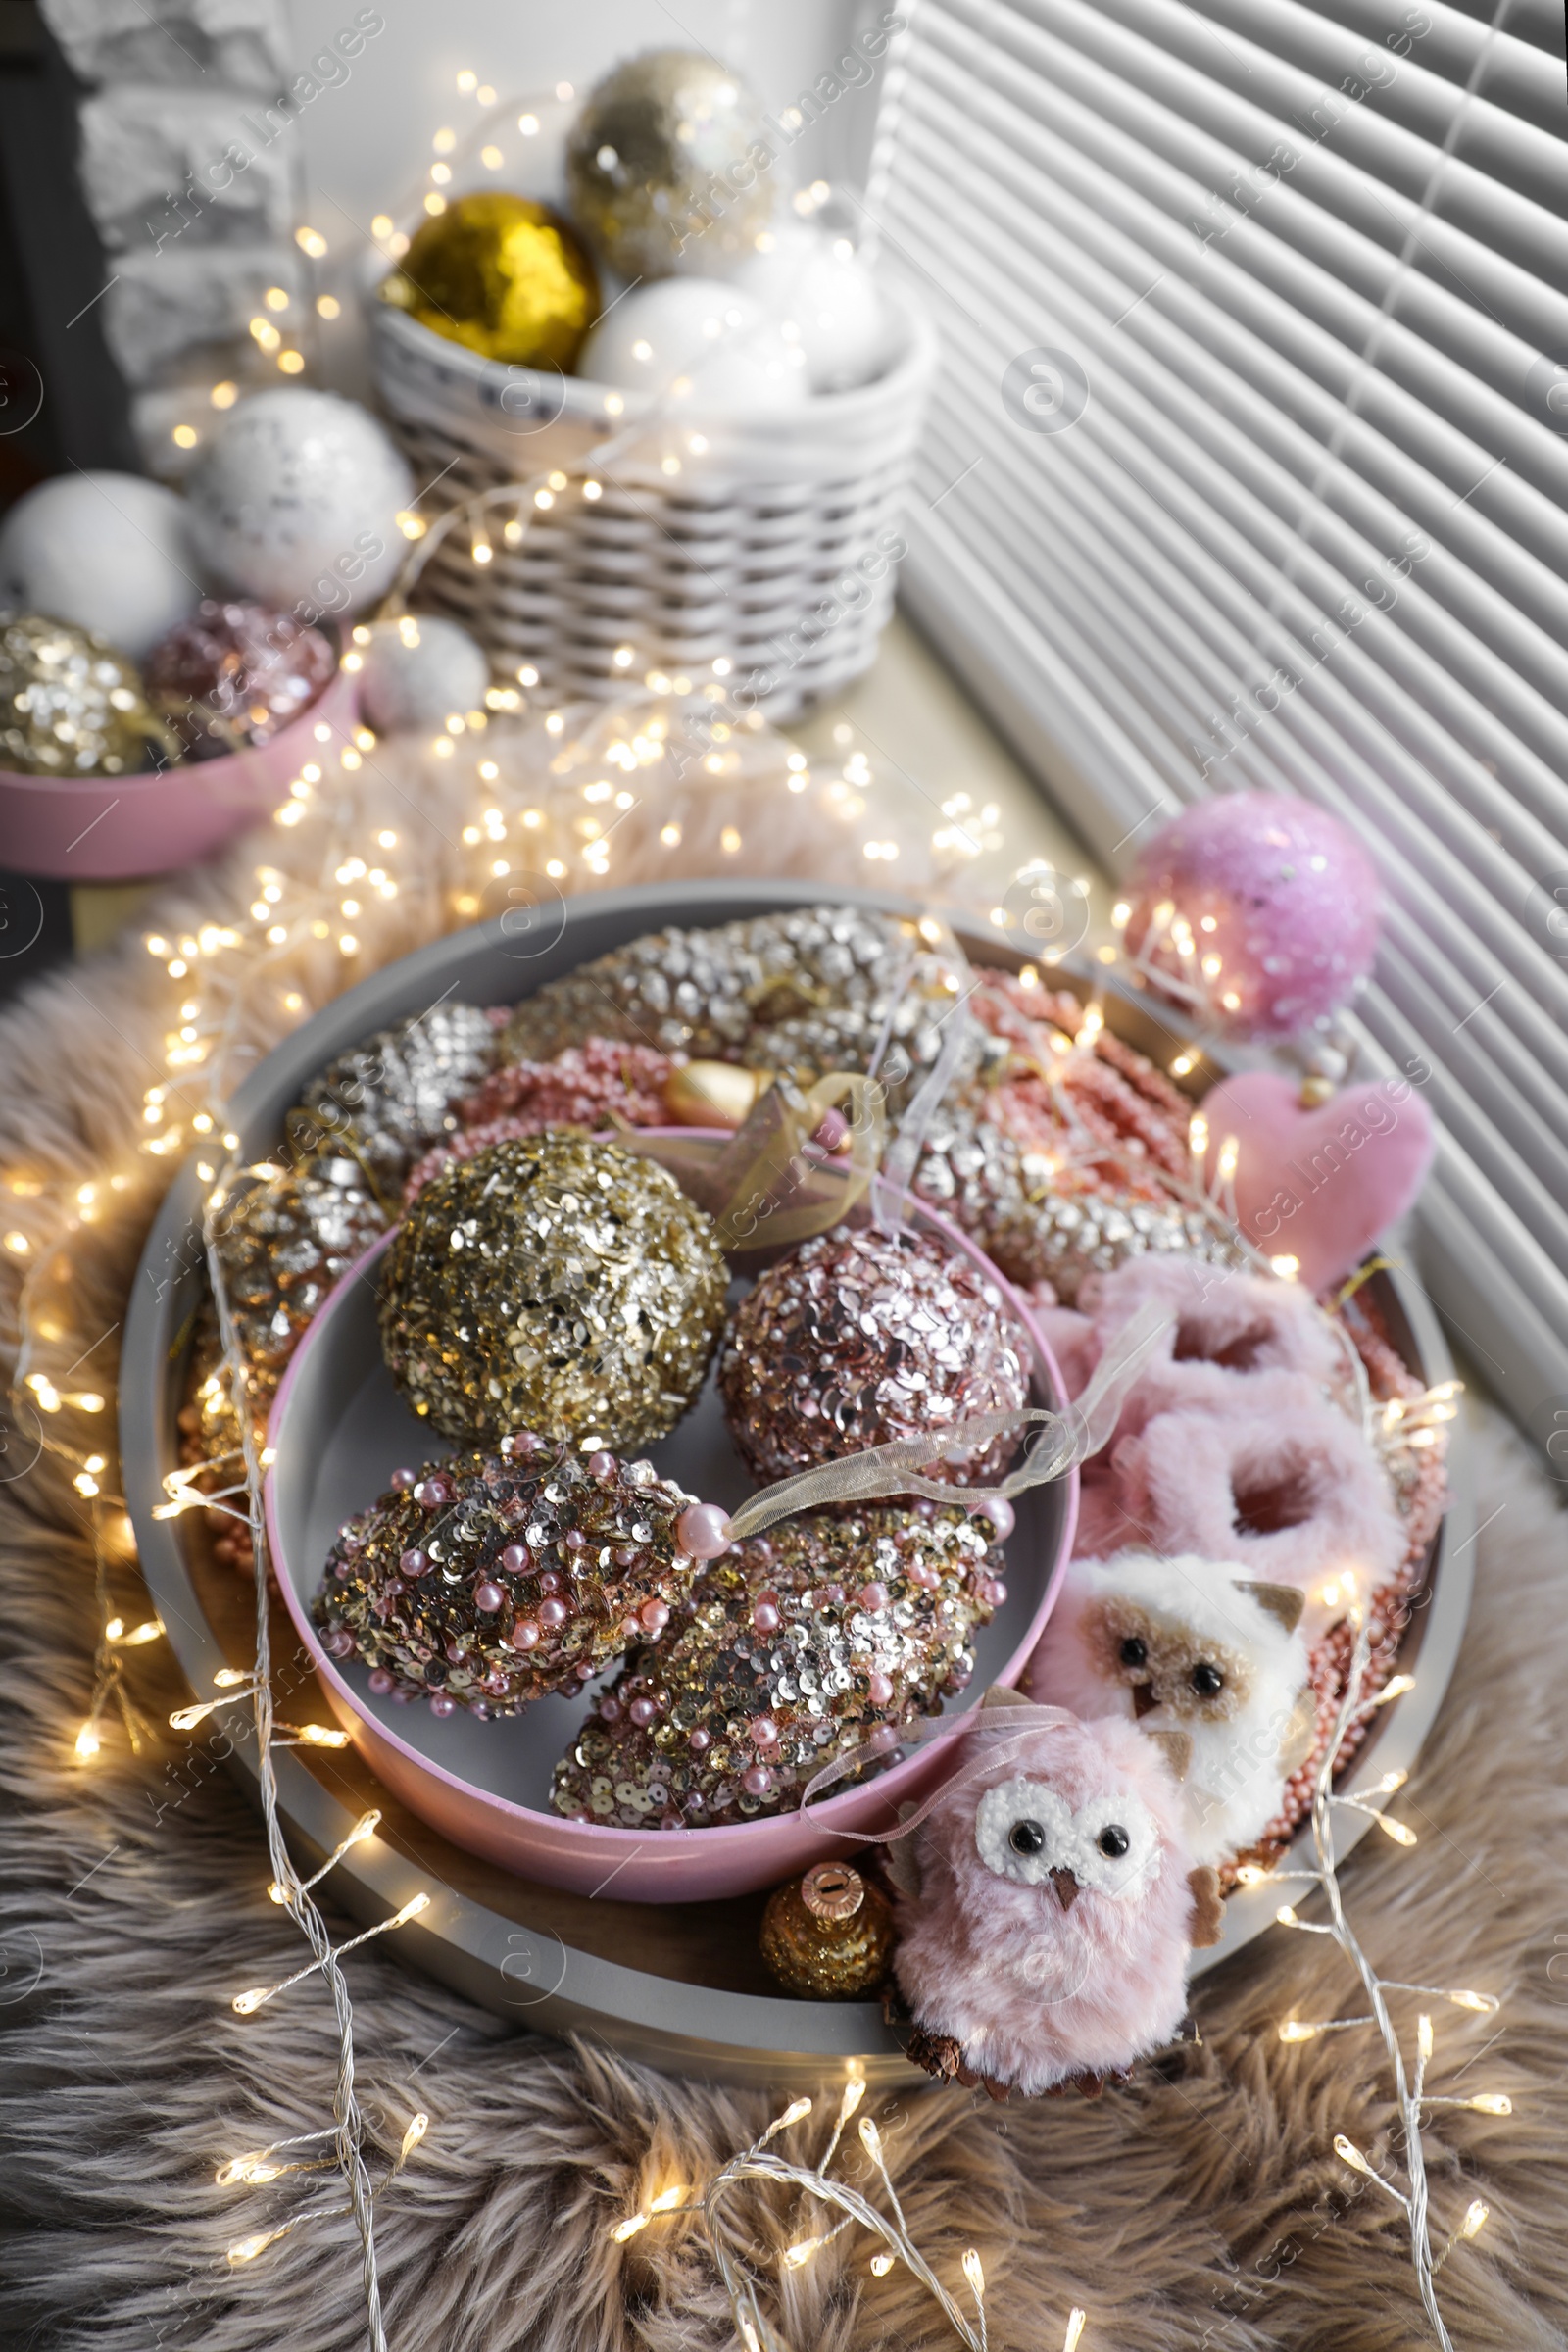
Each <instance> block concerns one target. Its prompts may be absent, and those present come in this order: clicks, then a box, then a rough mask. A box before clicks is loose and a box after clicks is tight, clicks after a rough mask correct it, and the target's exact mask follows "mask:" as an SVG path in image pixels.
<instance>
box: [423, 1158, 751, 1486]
mask: <svg viewBox="0 0 1568 2352" xmlns="http://www.w3.org/2000/svg"><path fill="white" fill-rule="evenodd" d="M728 1279H729V1278H728V1272H727V1269H726V1267H725V1264H724V1259H723V1255H722V1253H721V1252H720V1250H719V1248H718V1244H717V1242H716V1240H715V1239H714V1233H713V1222H712V1219H711V1217H710V1216H708V1215H707V1214H706V1212H705V1211H704V1210H702V1209H700V1208H698V1207H697V1206H696V1205H695V1204H694V1203H693V1202H692V1201H688V1199H687V1198H686V1195H685V1194H684V1193H683V1192H682V1191H681V1189H680V1187H679V1185H678V1184H677V1183H676V1182H675V1179H674V1178H673V1177H672V1176H671V1175H669V1174H668V1173H667V1172H666V1171H665V1170H664V1169H663V1168H661V1167H659V1166H657V1165H656V1164H655V1163H654V1162H653V1161H652V1160H648V1159H640V1158H638V1157H637V1156H636V1155H635V1154H634V1153H632V1152H624V1151H622V1150H621V1149H620V1147H619V1146H618V1145H615V1144H606V1143H599V1142H596V1141H593V1140H591V1139H590V1138H588V1137H586V1136H580V1135H575V1134H573V1133H571V1132H570V1131H569V1130H566V1129H560V1128H558V1129H556V1130H555V1131H554V1132H552V1133H548V1134H545V1135H540V1136H533V1137H528V1138H524V1139H519V1140H517V1141H515V1142H509V1143H500V1144H491V1145H489V1146H488V1147H487V1148H486V1149H485V1150H484V1151H483V1152H478V1153H477V1154H476V1155H475V1156H474V1157H473V1158H472V1159H469V1160H462V1161H458V1162H456V1163H455V1164H454V1165H453V1166H451V1167H449V1168H447V1169H445V1170H443V1172H442V1173H441V1174H440V1175H439V1176H437V1177H436V1178H435V1179H434V1180H433V1181H432V1182H431V1183H430V1184H428V1185H426V1186H425V1188H424V1190H423V1192H421V1193H420V1194H419V1196H418V1198H417V1200H416V1201H414V1202H413V1203H412V1205H411V1206H410V1208H409V1211H408V1214H407V1216H406V1217H405V1219H404V1221H403V1223H402V1225H401V1226H400V1227H399V1228H398V1232H397V1237H396V1239H395V1240H394V1242H393V1244H392V1247H391V1249H390V1250H389V1251H388V1253H387V1259H386V1275H385V1287H384V1292H383V1299H382V1307H381V1344H382V1348H383V1350H384V1352H385V1355H386V1360H387V1363H388V1365H389V1367H390V1369H391V1371H392V1373H393V1376H394V1377H395V1379H396V1380H397V1382H398V1385H399V1386H400V1388H401V1389H402V1390H403V1392H404V1394H405V1396H406V1397H408V1399H409V1402H410V1403H411V1404H412V1405H413V1407H414V1410H415V1411H416V1412H417V1413H418V1414H419V1415H420V1417H421V1418H423V1419H428V1420H429V1421H431V1422H432V1423H433V1424H434V1426H435V1427H436V1428H437V1429H439V1430H442V1431H443V1432H445V1434H446V1435H447V1436H448V1437H454V1438H457V1439H459V1440H461V1441H466V1442H467V1443H468V1444H470V1445H471V1444H475V1443H480V1442H482V1441H483V1440H484V1439H486V1438H488V1437H499V1436H501V1435H503V1434H505V1433H506V1432H508V1431H511V1430H516V1429H528V1428H532V1429H539V1430H543V1431H544V1432H545V1433H546V1434H547V1435H548V1436H549V1437H551V1438H553V1439H554V1438H570V1439H573V1440H575V1441H576V1442H577V1444H578V1445H579V1446H583V1447H587V1448H589V1449H592V1448H593V1447H595V1446H641V1445H647V1444H650V1443H651V1442H652V1441H653V1440H655V1439H657V1438H662V1437H664V1436H666V1435H667V1434H668V1432H669V1431H670V1430H671V1429H673V1428H674V1426H675V1423H676V1422H677V1421H678V1420H679V1419H680V1417H681V1415H682V1413H684V1412H685V1410H686V1408H687V1406H688V1405H689V1404H690V1403H691V1401H692V1398H693V1397H695V1396H696V1394H697V1392H698V1390H699V1389H700V1388H701V1386H702V1383H703V1377H704V1374H705V1373H706V1371H707V1369H708V1363H709V1358H710V1357H711V1354H712V1351H713V1347H714V1343H715V1342H716V1340H717V1337H718V1331H719V1326H720V1323H721V1321H722V1319H723V1313H724V1294H725V1291H726V1288H727V1287H728Z"/></svg>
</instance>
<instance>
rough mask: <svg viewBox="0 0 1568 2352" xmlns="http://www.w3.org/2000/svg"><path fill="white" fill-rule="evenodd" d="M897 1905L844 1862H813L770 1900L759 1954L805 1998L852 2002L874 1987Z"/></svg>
mask: <svg viewBox="0 0 1568 2352" xmlns="http://www.w3.org/2000/svg"><path fill="white" fill-rule="evenodd" d="M893 1941H894V1936H893V1908H892V1905H891V1904H890V1903H889V1902H888V1899H887V1897H886V1896H885V1895H883V1894H880V1893H879V1892H878V1891H877V1889H876V1887H873V1886H871V1885H870V1884H869V1882H868V1881H866V1880H865V1879H862V1878H861V1876H860V1874H859V1872H858V1870H852V1869H851V1868H850V1866H849V1864H848V1863H847V1862H815V1863H813V1864H812V1866H811V1868H810V1869H809V1871H807V1872H806V1874H805V1876H804V1877H802V1878H799V1879H791V1880H790V1882H789V1884H788V1886H786V1887H775V1889H774V1891H773V1892H772V1893H771V1894H770V1895H769V1896H768V1898H767V1909H766V1910H765V1911H764V1912H763V1914H762V1927H761V1934H760V1937H759V1943H760V1949H761V1954H762V1959H763V1961H764V1962H765V1964H766V1966H767V1967H768V1968H769V1969H770V1970H771V1972H772V1974H773V1975H774V1976H775V1977H777V1979H778V1981H779V1983H780V1984H781V1985H783V1987H784V1989H785V1991H786V1992H793V1993H794V1994H795V1995H796V1996H797V1998H798V1999H800V2000H803V2001H853V2000H856V1999H858V1998H860V1997H862V1996H863V1995H864V1994H866V1993H868V1992H874V1991H875V1990H876V1987H877V1986H878V1985H880V1984H881V1982H882V1980H883V1978H884V1977H885V1976H886V1975H887V1973H888V1963H889V1961H890V1960H891V1959H892V1957H893Z"/></svg>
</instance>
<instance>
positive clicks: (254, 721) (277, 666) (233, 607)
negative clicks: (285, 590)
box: [147, 597, 337, 760]
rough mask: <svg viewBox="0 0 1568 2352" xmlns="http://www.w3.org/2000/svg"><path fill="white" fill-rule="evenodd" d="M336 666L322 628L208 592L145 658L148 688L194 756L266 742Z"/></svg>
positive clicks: (297, 713)
mask: <svg viewBox="0 0 1568 2352" xmlns="http://www.w3.org/2000/svg"><path fill="white" fill-rule="evenodd" d="M336 667H337V662H336V658H335V656H334V655H333V652H332V648H331V646H330V645H329V644H328V643H327V641H326V639H325V638H324V637H323V636H322V635H321V632H320V630H319V629H313V628H310V627H308V626H307V625H306V624H305V623H304V622H303V621H300V620H299V619H297V618H296V617H295V615H294V614H293V613H274V612H273V611H272V610H271V608H270V606H268V605H258V604H252V603H250V602H249V601H247V600H245V599H242V598H235V599H233V600H232V601H220V600H219V599H217V598H215V597H207V598H205V599H204V600H203V602H202V603H201V604H199V605H198V606H197V608H196V610H195V612H194V613H190V614H188V615H187V617H186V618H185V619H184V620H181V621H176V623H175V624H174V626H173V628H172V629H171V630H170V632H169V634H168V636H167V637H165V638H164V639H163V640H162V642H161V643H160V644H158V645H156V646H154V648H153V650H152V652H151V654H149V656H148V657H147V693H148V697H149V699H150V701H151V702H152V703H153V705H154V707H155V708H156V709H157V710H158V711H161V712H162V714H163V716H164V717H165V718H167V719H168V720H169V722H170V724H171V725H172V727H173V729H174V731H175V733H176V734H177V735H178V736H179V739H180V741H181V743H182V744H183V745H184V747H185V753H186V757H187V758H189V759H191V760H218V759H221V758H223V757H224V756H225V755H227V754H229V753H231V752H236V751H239V750H241V749H243V747H244V746H245V745H247V744H258V743H266V742H267V741H268V740H269V739H270V737H271V736H273V735H275V734H276V733H277V732H278V730H279V728H281V727H285V726H287V725H288V723H289V721H290V720H291V719H295V718H298V717H299V716H300V714H301V712H302V711H307V710H309V708H310V706H311V705H312V703H314V702H315V701H316V699H317V697H318V696H319V694H320V693H321V691H322V689H323V688H324V687H325V686H326V684H327V682H328V680H329V679H330V678H331V676H332V674H333V672H334V670H335V669H336Z"/></svg>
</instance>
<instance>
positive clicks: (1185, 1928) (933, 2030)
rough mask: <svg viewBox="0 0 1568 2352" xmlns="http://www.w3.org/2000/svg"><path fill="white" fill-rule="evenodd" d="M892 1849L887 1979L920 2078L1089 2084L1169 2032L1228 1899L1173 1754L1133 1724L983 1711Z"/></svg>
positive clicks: (1034, 2092)
mask: <svg viewBox="0 0 1568 2352" xmlns="http://www.w3.org/2000/svg"><path fill="white" fill-rule="evenodd" d="M893 1854H894V1863H893V1867H894V1872H895V1875H896V1877H897V1878H898V1880H899V1881H900V1895H899V1903H898V1926H899V1932H900V1938H901V1940H900V1943H899V1947H898V1951H897V1954H896V1957H895V1961H894V1968H895V1972H896V1974H897V1977H898V1982H899V1987H900V1989H901V1991H902V1993H903V1995H904V1998H905V2000H906V2001H907V2004H908V2007H909V2010H910V2012H911V2014H912V2016H913V2020H914V2025H913V2030H912V2032H911V2034H910V2037H909V2056H910V2057H911V2058H912V2059H913V2060H914V2062H915V2063H916V2064H917V2065H920V2066H923V2067H925V2069H926V2071H927V2072H928V2073H931V2074H936V2075H939V2076H944V2077H947V2078H949V2079H956V2080H958V2081H961V2082H983V2083H985V2085H986V2086H987V2088H988V2089H990V2090H992V2091H993V2092H995V2093H996V2094H997V2095H1005V2093H1006V2092H1007V2091H1008V2090H1013V2089H1016V2090H1019V2091H1021V2092H1023V2093H1024V2094H1025V2096H1027V2097H1035V2096H1038V2095H1039V2094H1040V2093H1041V2092H1043V2091H1051V2090H1056V2089H1060V2088H1062V2087H1064V2086H1067V2085H1070V2084H1073V2083H1075V2082H1076V2083H1077V2084H1078V2085H1079V2086H1080V2087H1082V2088H1085V2089H1090V2090H1093V2089H1098V2088H1099V2085H1100V2082H1101V2081H1102V2080H1103V2078H1104V2077H1105V2076H1106V2075H1119V2074H1122V2073H1124V2072H1125V2071H1126V2070H1127V2069H1128V2068H1129V2067H1131V2066H1132V2065H1133V2063H1134V2062H1135V2060H1137V2059H1139V2058H1141V2057H1144V2056H1146V2055H1147V2054H1148V2053H1149V2052H1150V2051H1152V2050H1155V2049H1158V2048H1160V2047H1161V2046H1162V2045H1163V2044H1165V2043H1166V2042H1168V2041H1169V2040H1170V2039H1171V2037H1172V2036H1173V2035H1174V2034H1175V2033H1176V2031H1177V2029H1178V2027H1179V2026H1180V2024H1181V2021H1182V2018H1183V2016H1184V2014H1185V2012H1186V2006H1187V1963H1188V1956H1189V1952H1190V1949H1191V1946H1192V1944H1193V1942H1194V1941H1195V1940H1198V1941H1205V1942H1211V1941H1213V1940H1214V1938H1215V1936H1216V1934H1217V1929H1218V1893H1217V1887H1216V1885H1215V1881H1214V1878H1213V1874H1212V1872H1210V1871H1207V1870H1205V1869H1202V1868H1201V1867H1200V1866H1198V1865H1195V1863H1194V1860H1193V1856H1192V1853H1191V1850H1190V1848H1189V1845H1188V1841H1187V1837H1186V1832H1185V1828H1184V1819H1183V1805H1182V1797H1181V1791H1180V1789H1179V1787H1178V1785H1177V1782H1176V1780H1175V1778H1174V1777H1173V1774H1172V1771H1171V1768H1170V1762H1169V1759H1168V1755H1167V1752H1166V1750H1165V1748H1164V1747H1163V1746H1162V1745H1161V1744H1160V1743H1159V1742H1158V1741H1156V1740H1154V1739H1153V1738H1152V1737H1150V1736H1148V1735H1146V1734H1144V1733H1142V1732H1139V1731H1138V1730H1137V1729H1136V1728H1135V1727H1134V1725H1133V1724H1131V1723H1122V1722H1116V1721H1112V1720H1107V1721H1104V1722H1100V1723H1080V1722H1079V1721H1078V1720H1077V1719H1076V1717H1074V1716H1071V1715H1066V1714H1061V1713H1058V1712H1056V1711H1055V1710H1054V1709H1043V1708H1032V1707H1026V1706H1019V1707H1010V1706H1008V1707H1001V1706H998V1707H993V1706H991V1705H987V1706H986V1707H984V1708H982V1710H981V1712H980V1715H979V1717H978V1718H977V1720H976V1722H975V1724H974V1726H973V1727H972V1729H971V1730H970V1731H969V1732H968V1733H967V1734H966V1735H965V1736H964V1740H963V1744H962V1750H961V1755H960V1760H959V1762H958V1764H957V1766H956V1770H955V1772H954V1774H953V1777H952V1779H951V1780H950V1781H949V1783H948V1784H947V1786H946V1788H945V1789H943V1791H942V1793H941V1795H940V1796H939V1797H938V1798H937V1800H936V1802H935V1804H934V1805H933V1807H932V1809H931V1812H930V1813H929V1814H928V1815H927V1817H926V1818H925V1820H924V1821H923V1822H922V1823H921V1824H920V1826H919V1828H918V1829H917V1830H916V1831H915V1832H913V1833H912V1834H911V1836H910V1837H909V1838H907V1840H904V1841H900V1842H898V1843H896V1844H895V1845H894V1848H893Z"/></svg>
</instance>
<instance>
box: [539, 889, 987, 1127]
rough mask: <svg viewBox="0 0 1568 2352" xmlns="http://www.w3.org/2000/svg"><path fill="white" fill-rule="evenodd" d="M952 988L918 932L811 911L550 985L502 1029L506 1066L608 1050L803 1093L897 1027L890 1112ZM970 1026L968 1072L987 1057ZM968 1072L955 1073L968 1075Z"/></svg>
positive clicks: (727, 928) (672, 941) (658, 945)
mask: <svg viewBox="0 0 1568 2352" xmlns="http://www.w3.org/2000/svg"><path fill="white" fill-rule="evenodd" d="M956 985H957V976H956V971H955V968H954V965H953V963H952V960H951V958H949V957H947V956H943V955H942V954H940V953H939V952H937V951H936V950H933V949H931V948H928V947H926V946H924V945H923V944H922V942H921V940H920V938H919V935H918V933H917V931H916V929H915V926H914V925H913V924H912V923H907V922H902V921H900V920H899V919H898V918H897V917H895V916H893V915H885V914H875V913H869V912H867V911H865V910H864V909H862V908H859V907H803V908H800V909H798V910H796V911H794V912H791V913H787V914H765V915H757V916H753V917H752V918H750V919H748V920H746V921H742V922H735V923H725V924H723V925H721V926H719V927H717V928H716V929H712V930H706V931H680V930H670V931H659V932H654V933H652V934H650V935H649V936H648V937H646V938H643V939H637V940H632V941H631V942H629V944H628V945H627V946H625V947H623V948H616V949H613V951H612V952H611V954H609V955H608V956H599V957H597V958H596V960H595V961H594V962H592V963H586V964H583V965H581V966H580V967H579V968H578V969H577V970H576V971H574V972H568V973H566V974H564V976H563V977H562V978H561V979H559V980H551V981H547V982H546V984H545V986H544V987H543V988H541V989H540V990H538V992H537V993H536V994H535V995H533V996H531V997H528V998H526V999H525V1000H524V1002H523V1003H522V1004H521V1005H518V1006H517V1008H516V1010H515V1013H514V1014H513V1016H512V1019H511V1020H510V1021H509V1022H508V1024H507V1028H506V1033H505V1036H504V1038H503V1041H502V1044H503V1051H504V1053H505V1054H506V1057H507V1058H508V1059H509V1060H515V1061H522V1060H528V1061H548V1060H550V1059H551V1058H552V1057H553V1056H554V1055H555V1054H559V1053H560V1052H561V1051H562V1049H563V1048H564V1047H565V1046H580V1045H583V1044H585V1043H586V1042H587V1040H588V1039H589V1038H590V1037H613V1038H618V1039H621V1040H623V1041H625V1040H630V1041H634V1042H635V1043H637V1044H640V1045H645V1046H656V1047H658V1048H659V1049H660V1050H661V1051H662V1052H663V1053H666V1054H676V1053H681V1054H689V1055H690V1056H691V1057H692V1059H694V1060H703V1061H740V1062H745V1063H747V1064H748V1065H750V1066H751V1067H753V1068H758V1069H768V1070H774V1071H779V1072H783V1073H788V1074H790V1075H792V1076H795V1077H799V1078H802V1079H805V1080H809V1079H811V1078H814V1077H819V1076H821V1075H822V1074H823V1072H825V1071H827V1070H834V1069H850V1070H864V1069H865V1068H867V1067H868V1066H869V1063H870V1059H871V1056H872V1054H873V1053H874V1052H875V1050H876V1047H877V1044H878V1042H879V1040H880V1039H881V1036H882V1031H883V1027H884V1024H885V1023H887V1022H888V1018H889V1014H890V1012H891V1015H892V1019H891V1025H890V1030H889V1050H888V1054H887V1059H886V1066H885V1067H884V1071H883V1075H884V1076H885V1077H886V1078H887V1079H888V1080H889V1091H890V1097H891V1099H892V1101H893V1102H894V1103H895V1104H897V1103H898V1102H899V1101H900V1100H901V1099H902V1097H903V1095H904V1093H906V1092H907V1074H908V1073H909V1071H910V1070H911V1069H912V1070H913V1071H916V1072H918V1071H920V1070H923V1069H926V1068H928V1067H929V1066H930V1064H931V1063H932V1062H933V1061H934V1060H935V1059H936V1056H937V1054H938V1053H939V1052H940V1051H941V1045H942V1038H943V1034H944V1031H943V1026H942V1024H943V1022H944V1021H945V1019H946V1017H947V1016H948V1014H949V1013H950V1011H951V1008H952V1005H953V1002H954V996H955V992H956ZM986 1045H987V1041H986V1039H985V1036H984V1033H983V1032H982V1031H981V1030H980V1029H979V1027H978V1024H971V1035H970V1038H969V1042H968V1053H967V1054H966V1057H965V1061H964V1070H968V1069H970V1068H972V1067H974V1066H976V1065H977V1064H978V1063H979V1062H980V1061H981V1060H982V1059H984V1057H985V1053H986ZM962 1074H963V1073H962V1072H960V1073H959V1075H960V1076H961V1075H962Z"/></svg>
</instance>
